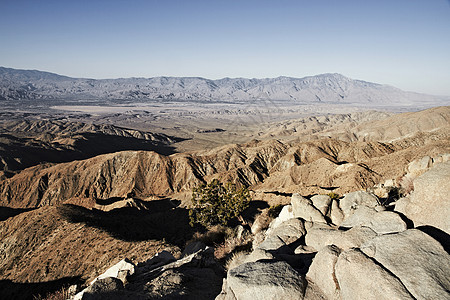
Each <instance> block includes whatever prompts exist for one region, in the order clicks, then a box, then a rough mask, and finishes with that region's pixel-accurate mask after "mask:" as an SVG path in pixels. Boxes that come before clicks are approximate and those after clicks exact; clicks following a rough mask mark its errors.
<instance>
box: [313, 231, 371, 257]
mask: <svg viewBox="0 0 450 300" xmlns="http://www.w3.org/2000/svg"><path fill="white" fill-rule="evenodd" d="M376 236H377V233H376V232H375V231H373V230H372V229H370V228H369V227H360V226H357V227H353V228H351V229H350V230H347V231H343V230H338V229H334V228H331V227H326V226H319V225H314V226H313V227H312V228H311V229H309V230H308V233H307V234H306V236H305V243H306V245H308V246H310V247H313V248H315V249H316V250H317V251H320V250H321V249H322V248H324V247H326V246H328V245H336V246H337V247H339V248H340V249H342V250H346V249H350V248H355V247H359V246H361V245H362V244H364V243H365V242H367V241H369V240H371V239H373V238H374V237H376Z"/></svg>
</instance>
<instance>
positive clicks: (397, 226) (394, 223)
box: [341, 206, 406, 234]
mask: <svg viewBox="0 0 450 300" xmlns="http://www.w3.org/2000/svg"><path fill="white" fill-rule="evenodd" d="M355 226H365V227H369V228H371V229H372V230H373V231H375V232H376V233H378V234H386V233H394V232H401V231H404V230H406V223H405V222H404V221H403V220H402V218H401V217H400V216H399V215H398V214H397V213H395V212H391V211H376V210H375V209H373V208H370V207H367V206H361V207H359V208H358V209H357V210H355V211H354V213H353V214H352V215H351V216H349V217H348V218H347V219H345V221H344V222H343V223H342V224H341V227H348V228H351V227H355Z"/></svg>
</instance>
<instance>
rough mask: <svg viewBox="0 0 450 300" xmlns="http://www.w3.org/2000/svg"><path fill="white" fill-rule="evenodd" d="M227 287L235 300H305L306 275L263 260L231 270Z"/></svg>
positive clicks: (282, 262)
mask: <svg viewBox="0 0 450 300" xmlns="http://www.w3.org/2000/svg"><path fill="white" fill-rule="evenodd" d="M227 284H228V287H229V289H230V290H231V291H232V293H233V295H234V296H235V297H236V299H242V300H246V299H249V300H255V299H263V300H265V299H286V300H288V299H296V300H297V299H303V296H304V293H305V288H306V282H305V279H304V277H303V276H301V275H300V274H299V273H298V272H297V271H295V270H294V269H293V268H292V267H291V266H290V265H289V264H287V263H286V262H284V261H274V260H261V261H256V262H250V263H245V264H242V265H240V266H238V267H237V268H234V269H231V270H230V271H228V275H227Z"/></svg>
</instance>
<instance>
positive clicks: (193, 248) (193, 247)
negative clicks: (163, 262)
mask: <svg viewBox="0 0 450 300" xmlns="http://www.w3.org/2000/svg"><path fill="white" fill-rule="evenodd" d="M205 247H206V245H205V243H203V242H202V241H194V242H191V243H189V244H187V245H186V247H185V248H184V251H183V253H181V257H185V256H188V255H191V254H193V253H195V252H197V251H199V250H203V249H205Z"/></svg>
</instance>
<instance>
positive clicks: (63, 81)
mask: <svg viewBox="0 0 450 300" xmlns="http://www.w3.org/2000/svg"><path fill="white" fill-rule="evenodd" d="M35 99H44V100H51V99H54V100H75V99H76V100H143V101H150V100H191V101H223V102H245V101H248V100H274V101H275V100H276V101H282V100H285V101H292V102H300V103H342V104H370V105H375V106H377V105H392V104H398V105H414V104H427V103H430V104H432V105H435V104H445V103H448V101H449V99H450V98H449V97H439V96H432V95H425V94H418V93H413V92H405V91H402V90H400V89H398V88H395V87H392V86H389V85H383V84H377V83H371V82H366V81H362V80H354V79H350V78H347V77H345V76H343V75H341V74H337V73H333V74H321V75H316V76H309V77H304V78H292V77H283V76H282V77H277V78H265V79H255V78H253V79H248V78H223V79H218V80H211V79H205V78H201V77H153V78H119V79H99V80H98V79H87V78H71V77H67V76H61V75H57V74H54V73H48V72H42V71H36V70H17V69H11V68H4V67H0V100H13V101H14V100H15V101H16V100H35Z"/></svg>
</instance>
